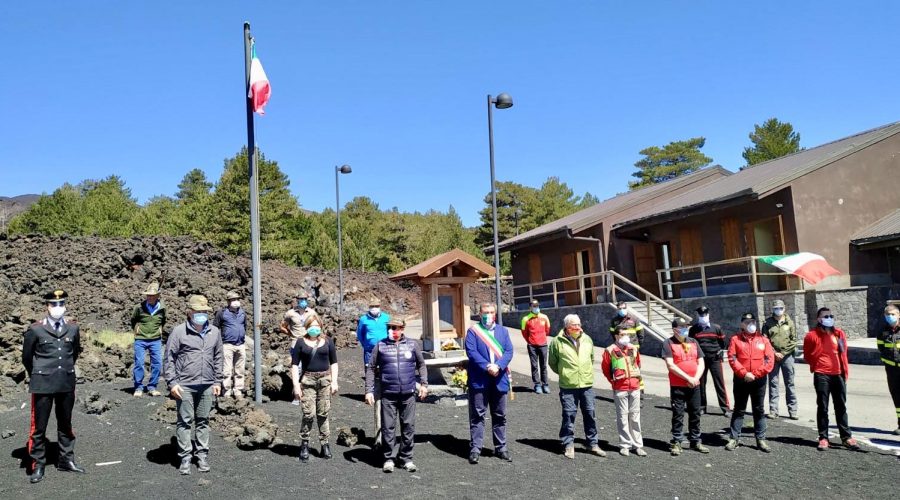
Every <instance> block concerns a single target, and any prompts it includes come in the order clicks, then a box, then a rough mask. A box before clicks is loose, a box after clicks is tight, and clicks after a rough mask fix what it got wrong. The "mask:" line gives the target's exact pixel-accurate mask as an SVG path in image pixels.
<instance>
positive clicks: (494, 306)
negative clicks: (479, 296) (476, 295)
mask: <svg viewBox="0 0 900 500" xmlns="http://www.w3.org/2000/svg"><path fill="white" fill-rule="evenodd" d="M488 307H493V308H494V311H496V310H497V304H494V303H493V302H482V303H481V305H480V306H478V311H479V312H481V311H484V310H485V309H487V308H488Z"/></svg>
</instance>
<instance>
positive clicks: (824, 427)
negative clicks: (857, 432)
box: [803, 307, 859, 451]
mask: <svg viewBox="0 0 900 500" xmlns="http://www.w3.org/2000/svg"><path fill="white" fill-rule="evenodd" d="M816 318H817V319H816V321H817V322H818V324H817V325H816V328H815V330H812V331H810V332H809V333H807V334H806V337H805V338H804V339H803V358H804V359H805V360H806V362H807V363H808V364H809V371H811V372H812V374H813V384H814V386H815V388H816V407H817V409H818V411H817V413H816V424H817V427H818V430H819V445H818V446H817V449H818V450H819V451H826V450H828V448H829V447H830V443H829V442H828V399H829V397H830V398H831V400H832V401H834V418H835V420H837V426H838V432H839V433H840V435H841V441H842V442H843V443H844V446H845V447H847V448H848V449H850V450H858V449H859V445H858V444H857V443H856V439H854V438H853V435H852V434H851V433H850V424H849V422H848V420H847V379H848V378H850V363H849V362H848V360H847V336H846V335H845V334H844V331H843V330H841V329H840V328H837V327H835V326H834V314H832V313H831V309H828V308H827V307H823V308H821V309H819V311H818V312H817V313H816Z"/></svg>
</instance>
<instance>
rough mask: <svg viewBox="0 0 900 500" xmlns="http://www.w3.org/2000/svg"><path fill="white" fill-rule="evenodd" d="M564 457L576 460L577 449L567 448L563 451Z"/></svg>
mask: <svg viewBox="0 0 900 500" xmlns="http://www.w3.org/2000/svg"><path fill="white" fill-rule="evenodd" d="M563 455H565V457H566V458H568V459H573V458H575V447H574V446H572V445H569V446H566V449H565V450H564V451H563Z"/></svg>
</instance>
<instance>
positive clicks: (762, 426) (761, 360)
mask: <svg viewBox="0 0 900 500" xmlns="http://www.w3.org/2000/svg"><path fill="white" fill-rule="evenodd" d="M728 363H729V364H730V365H731V370H732V371H733V372H734V412H733V413H732V414H731V439H729V440H728V444H726V445H725V449H726V450H728V451H733V450H734V449H735V448H737V447H738V440H739V439H740V438H741V428H743V427H744V413H746V410H747V399H748V398H749V399H750V407H751V408H752V409H753V433H754V434H755V435H756V447H757V448H759V450H760V451H764V452H766V453H769V452H770V451H771V450H770V449H769V444H768V443H766V410H765V399H766V385H767V380H768V378H767V376H768V375H769V372H770V371H772V368H773V367H774V366H775V351H774V350H773V349H772V344H771V343H769V339H768V338H767V337H766V336H765V335H762V334H760V333H759V327H758V325H757V324H756V316H754V315H753V313H749V312H748V313H744V314H743V315H742V316H741V331H740V332H738V334H737V335H735V336H734V337H732V338H731V342H730V343H729V344H728Z"/></svg>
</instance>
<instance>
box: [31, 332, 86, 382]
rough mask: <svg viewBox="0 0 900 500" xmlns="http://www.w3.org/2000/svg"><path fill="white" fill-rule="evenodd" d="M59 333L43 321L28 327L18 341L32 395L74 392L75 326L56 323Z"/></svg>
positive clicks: (78, 351) (78, 340) (78, 344)
mask: <svg viewBox="0 0 900 500" xmlns="http://www.w3.org/2000/svg"><path fill="white" fill-rule="evenodd" d="M60 323H61V325H60V331H59V332H57V331H56V329H55V328H54V325H53V324H52V323H51V322H50V321H49V320H47V319H45V320H44V321H42V322H38V323H34V324H32V325H31V326H29V327H28V330H27V331H26V332H25V337H24V339H23V342H22V364H23V365H25V371H26V372H27V373H28V375H29V376H30V377H31V382H30V389H31V392H32V394H54V393H57V392H71V391H74V390H75V362H76V361H77V360H78V355H79V354H81V336H80V335H79V329H78V325H77V324H75V323H74V322H71V321H69V320H68V319H65V320H62V321H60Z"/></svg>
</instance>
